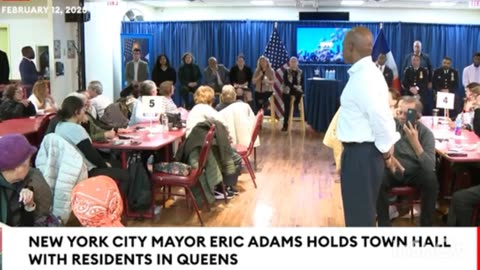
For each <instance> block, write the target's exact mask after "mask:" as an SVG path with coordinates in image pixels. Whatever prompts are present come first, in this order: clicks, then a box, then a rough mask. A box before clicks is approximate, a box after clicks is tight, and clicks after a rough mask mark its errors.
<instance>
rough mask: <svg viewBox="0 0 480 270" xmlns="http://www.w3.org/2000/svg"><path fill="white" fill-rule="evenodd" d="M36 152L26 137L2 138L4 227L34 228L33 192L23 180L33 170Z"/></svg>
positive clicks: (0, 198)
mask: <svg viewBox="0 0 480 270" xmlns="http://www.w3.org/2000/svg"><path fill="white" fill-rule="evenodd" d="M36 151H37V149H36V148H35V147H33V146H31V145H30V143H29V142H28V140H27V139H26V138H25V137H24V136H23V135H20V134H10V135H6V136H3V137H1V138H0V156H1V157H2V158H1V159H0V222H1V223H5V224H7V225H9V226H33V224H34V213H33V212H34V211H35V209H36V205H35V202H34V192H33V190H32V188H31V187H29V186H28V182H27V181H25V180H24V179H25V177H26V176H27V174H28V172H29V170H30V164H31V162H30V159H31V157H32V155H33V154H34V153H35V152H36ZM5 157H7V158H5Z"/></svg>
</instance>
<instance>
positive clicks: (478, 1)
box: [470, 0, 480, 7]
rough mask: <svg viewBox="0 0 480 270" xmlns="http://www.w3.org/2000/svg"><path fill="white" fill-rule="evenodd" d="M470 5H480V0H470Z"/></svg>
mask: <svg viewBox="0 0 480 270" xmlns="http://www.w3.org/2000/svg"><path fill="white" fill-rule="evenodd" d="M470 7H480V0H470Z"/></svg>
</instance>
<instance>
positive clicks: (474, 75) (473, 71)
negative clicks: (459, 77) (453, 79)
mask: <svg viewBox="0 0 480 270" xmlns="http://www.w3.org/2000/svg"><path fill="white" fill-rule="evenodd" d="M472 82H476V83H480V67H475V66H474V65H473V64H471V65H470V66H467V67H465V68H464V69H463V87H467V85H468V84H470V83H472Z"/></svg>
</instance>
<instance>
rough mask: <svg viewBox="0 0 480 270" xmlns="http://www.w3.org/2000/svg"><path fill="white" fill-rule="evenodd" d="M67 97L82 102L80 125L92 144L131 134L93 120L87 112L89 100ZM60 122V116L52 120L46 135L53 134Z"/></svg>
mask: <svg viewBox="0 0 480 270" xmlns="http://www.w3.org/2000/svg"><path fill="white" fill-rule="evenodd" d="M67 97H76V98H78V99H80V100H81V101H82V103H83V104H85V105H84V106H85V116H86V117H85V119H84V121H83V122H82V123H81V125H82V126H83V127H84V128H85V130H86V131H87V133H88V134H89V135H90V138H92V141H94V142H106V141H108V140H111V139H113V138H115V136H116V135H117V133H129V132H131V131H130V130H129V129H126V128H113V127H111V126H109V125H107V124H105V123H103V122H102V121H99V120H98V119H96V118H94V117H93V116H92V115H91V114H90V113H89V112H88V110H89V108H90V100H89V99H88V98H87V96H85V95H84V94H81V93H77V92H73V93H71V94H69V95H68V96H67ZM58 122H60V116H59V115H57V116H56V117H55V118H53V119H52V120H51V121H50V123H49V125H48V128H47V132H46V134H48V133H52V132H55V128H56V126H57V124H58Z"/></svg>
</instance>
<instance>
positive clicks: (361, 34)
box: [343, 26, 373, 64]
mask: <svg viewBox="0 0 480 270" xmlns="http://www.w3.org/2000/svg"><path fill="white" fill-rule="evenodd" d="M372 47H373V35H372V32H370V30H368V29H367V28H365V27H362V26H358V27H355V28H352V30H350V31H348V33H347V34H346V35H345V39H344V40H343V58H344V59H345V62H346V63H350V64H354V63H355V62H357V61H358V60H360V59H361V58H363V57H367V56H369V55H371V54H372Z"/></svg>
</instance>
